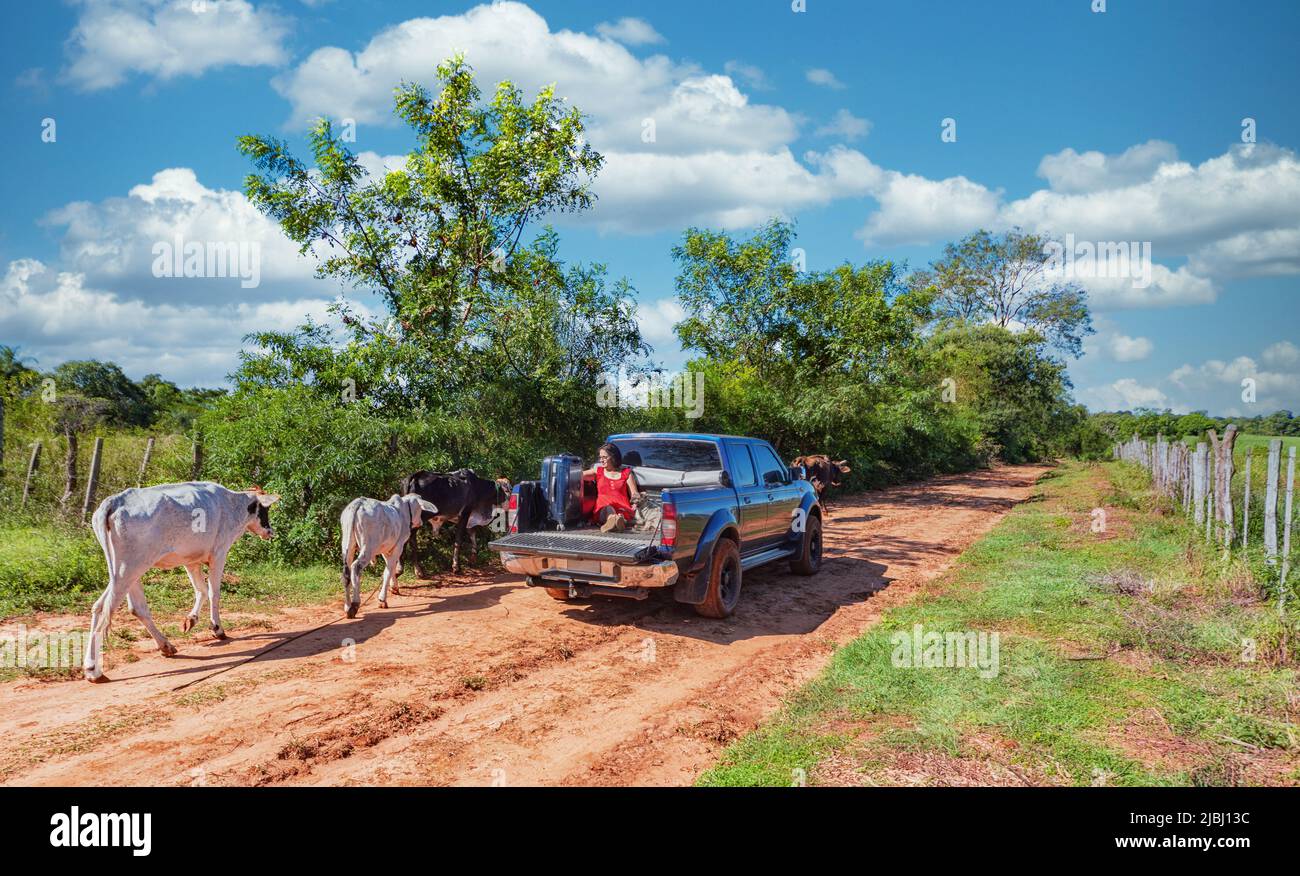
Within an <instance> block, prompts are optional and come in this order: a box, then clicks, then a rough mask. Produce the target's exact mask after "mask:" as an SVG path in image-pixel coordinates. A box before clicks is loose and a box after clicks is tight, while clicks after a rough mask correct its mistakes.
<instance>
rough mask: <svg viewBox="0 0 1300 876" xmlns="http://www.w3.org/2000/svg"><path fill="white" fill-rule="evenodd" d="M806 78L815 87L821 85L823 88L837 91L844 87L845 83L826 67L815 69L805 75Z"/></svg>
mask: <svg viewBox="0 0 1300 876" xmlns="http://www.w3.org/2000/svg"><path fill="white" fill-rule="evenodd" d="M804 78H806V79H807V80H808V81H809V82H811V83H812V84H813V85H820V86H822V87H823V88H834V89H836V90H837V91H838V90H839V89H841V88H843V87H844V83H843V82H841V81H840V80H839V79H837V78H836V77H835V74H834V73H832V72H831V71H829V70H827V69H826V68H825V67H813V68H812V69H810V70H807V71H806V72H805V73H804Z"/></svg>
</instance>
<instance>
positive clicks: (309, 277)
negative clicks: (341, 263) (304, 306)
mask: <svg viewBox="0 0 1300 876" xmlns="http://www.w3.org/2000/svg"><path fill="white" fill-rule="evenodd" d="M374 161H376V162H378V161H381V159H379V158H378V157H377V156H376V157H375V159H374ZM42 221H43V223H44V224H46V225H49V226H53V227H59V228H62V229H63V238H62V241H61V266H62V268H63V269H64V270H66V271H70V272H73V273H77V274H84V275H86V278H87V279H88V281H89V282H90V283H91V284H92V285H95V286H107V287H110V288H113V289H115V290H118V291H119V294H121V295H122V296H123V297H126V298H139V299H142V300H146V301H148V300H169V301H177V300H180V301H195V302H198V301H211V300H212V299H213V298H214V297H221V298H223V299H225V300H227V301H229V300H245V301H251V300H259V301H264V300H268V299H274V298H281V299H283V298H291V297H294V296H296V295H301V294H304V293H313V292H314V293H315V294H322V292H323V290H324V284H323V282H322V281H317V280H315V279H314V277H313V271H314V263H313V262H312V261H311V260H309V259H307V258H304V257H302V256H300V255H299V254H298V247H297V245H296V244H294V243H293V242H292V241H290V240H289V239H288V238H287V237H285V236H284V234H283V232H282V231H281V230H280V227H279V225H278V224H276V223H275V222H274V221H272V220H271V219H269V218H267V217H266V216H265V215H263V214H262V213H261V212H259V211H258V210H257V208H256V207H254V206H253V205H252V204H251V203H250V202H249V201H248V199H247V198H246V197H244V195H243V193H242V192H233V191H229V190H225V189H209V188H207V187H206V186H204V185H203V184H202V183H201V182H199V180H198V177H197V176H196V175H195V173H194V171H193V170H191V169H190V168H188V167H173V168H168V169H166V170H160V171H158V172H157V173H155V174H154V175H153V178H152V180H150V181H149V182H148V183H142V184H140V185H136V186H134V187H132V188H131V190H130V191H129V192H128V194H127V196H126V197H112V198H107V199H105V200H103V201H99V202H90V201H76V202H73V203H71V204H67V205H65V206H63V207H61V208H58V209H56V210H53V211H51V212H50V213H49V214H47V215H46V217H45V218H44V219H43V220H42ZM178 239H179V240H180V241H181V242H182V244H187V243H199V244H201V245H204V246H207V245H210V244H227V243H233V244H236V245H241V244H242V245H245V246H246V247H249V248H255V250H256V253H257V256H256V257H257V260H258V271H259V279H260V284H259V285H258V286H257V287H256V288H243V286H242V285H241V281H240V279H238V278H229V279H225V278H207V277H205V278H197V279H196V278H185V277H181V278H174V277H173V278H167V277H156V276H154V262H155V259H156V257H157V255H156V251H155V246H157V245H162V244H166V245H169V246H171V247H172V248H173V249H175V248H176V241H177V240H178ZM250 251H252V250H251V249H250Z"/></svg>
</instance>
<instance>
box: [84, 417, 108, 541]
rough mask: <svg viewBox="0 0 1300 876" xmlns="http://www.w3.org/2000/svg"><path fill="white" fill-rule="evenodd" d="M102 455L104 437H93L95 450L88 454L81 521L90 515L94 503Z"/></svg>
mask: <svg viewBox="0 0 1300 876" xmlns="http://www.w3.org/2000/svg"><path fill="white" fill-rule="evenodd" d="M103 455H104V439H103V438H96V439H95V450H94V452H93V453H92V454H91V456H90V476H89V477H88V478H86V498H85V500H84V501H83V502H82V503H81V522H82V523H85V522H86V518H87V517H89V516H90V508H91V506H92V505H94V504H95V488H96V487H98V486H99V461H100V458H101V457H102V456H103Z"/></svg>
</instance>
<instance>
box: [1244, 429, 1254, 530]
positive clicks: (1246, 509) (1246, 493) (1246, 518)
mask: <svg viewBox="0 0 1300 876" xmlns="http://www.w3.org/2000/svg"><path fill="white" fill-rule="evenodd" d="M1254 455H1255V448H1254V447H1252V448H1250V449H1249V450H1247V451H1246V489H1244V490H1242V497H1241V549H1242V550H1243V551H1244V550H1245V549H1246V547H1247V545H1249V544H1250V460H1251V458H1252V457H1254Z"/></svg>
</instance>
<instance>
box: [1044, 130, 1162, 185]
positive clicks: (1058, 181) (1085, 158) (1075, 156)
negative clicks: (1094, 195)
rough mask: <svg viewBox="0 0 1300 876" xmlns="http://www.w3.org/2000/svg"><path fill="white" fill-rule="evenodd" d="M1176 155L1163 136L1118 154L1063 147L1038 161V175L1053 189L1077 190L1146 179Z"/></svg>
mask: <svg viewBox="0 0 1300 876" xmlns="http://www.w3.org/2000/svg"><path fill="white" fill-rule="evenodd" d="M1177 159H1178V150H1177V149H1176V148H1175V147H1174V145H1173V144H1172V143H1166V142H1164V141H1163V140H1148V141H1147V142H1146V143H1140V144H1138V145H1136V146H1130V147H1129V148H1128V149H1125V150H1124V151H1123V152H1121V153H1120V154H1118V155H1106V154H1105V153H1102V152H1097V151H1089V152H1082V153H1080V152H1076V151H1074V150H1073V149H1063V150H1061V151H1060V152H1057V153H1056V154H1055V155H1047V156H1045V157H1044V158H1043V160H1042V161H1040V162H1039V163H1038V175H1039V176H1041V177H1042V178H1043V179H1045V180H1047V183H1048V185H1049V186H1050V187H1051V188H1052V190H1053V191H1057V192H1065V193H1070V194H1077V193H1081V192H1096V191H1103V190H1105V189H1114V188H1120V187H1123V186H1127V185H1134V184H1136V183H1142V182H1146V181H1147V180H1148V179H1150V178H1151V176H1152V174H1153V173H1154V172H1155V170H1156V169H1157V168H1158V167H1160V165H1162V164H1166V163H1169V162H1172V161H1176V160H1177Z"/></svg>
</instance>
